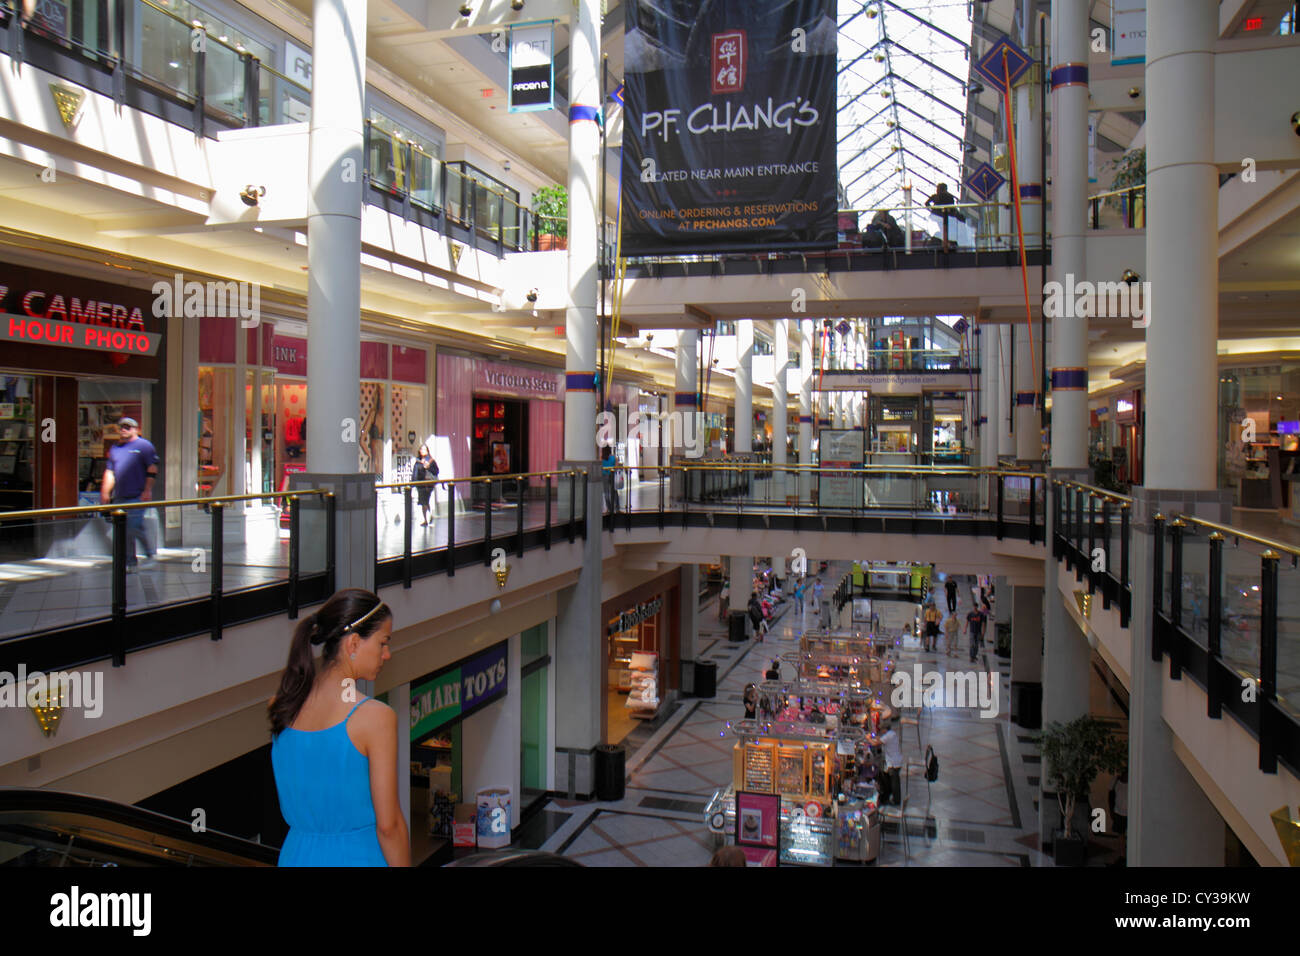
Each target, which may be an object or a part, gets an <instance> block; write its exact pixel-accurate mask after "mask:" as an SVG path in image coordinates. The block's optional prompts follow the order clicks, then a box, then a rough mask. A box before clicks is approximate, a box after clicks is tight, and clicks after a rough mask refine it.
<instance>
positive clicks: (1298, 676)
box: [1277, 555, 1300, 720]
mask: <svg viewBox="0 0 1300 956" xmlns="http://www.w3.org/2000/svg"><path fill="white" fill-rule="evenodd" d="M1277 593H1278V602H1277V702H1278V705H1279V706H1280V707H1282V709H1283V710H1285V711H1286V712H1287V713H1289V714H1290V715H1291V716H1292V717H1293V718H1295V719H1296V720H1300V568H1297V567H1296V566H1295V564H1294V562H1293V560H1292V559H1291V558H1290V557H1289V556H1288V555H1283V556H1282V560H1281V562H1280V567H1279V568H1278V574H1277Z"/></svg>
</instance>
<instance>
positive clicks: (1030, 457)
mask: <svg viewBox="0 0 1300 956" xmlns="http://www.w3.org/2000/svg"><path fill="white" fill-rule="evenodd" d="M1033 344H1034V346H1035V347H1036V346H1037V345H1038V343H1037V342H1034V343H1033ZM1034 361H1035V355H1034V350H1033V349H1031V348H1030V343H1029V332H1028V330H1027V329H1026V328H1025V325H1024V323H1023V322H1017V323H1016V365H1015V376H1016V433H1015V434H1016V458H1017V460H1019V461H1022V462H1038V461H1041V459H1042V457H1043V437H1042V430H1041V426H1040V424H1039V417H1038V409H1037V407H1036V405H1035V403H1036V402H1037V400H1038V381H1037V376H1035V374H1034V367H1035V366H1034Z"/></svg>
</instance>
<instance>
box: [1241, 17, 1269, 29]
mask: <svg viewBox="0 0 1300 956" xmlns="http://www.w3.org/2000/svg"><path fill="white" fill-rule="evenodd" d="M1263 26H1264V18H1263V17H1247V18H1246V20H1245V22H1244V23H1242V29H1245V30H1258V29H1260V28H1261V27H1263Z"/></svg>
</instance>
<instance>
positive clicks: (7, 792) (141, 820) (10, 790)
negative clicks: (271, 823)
mask: <svg viewBox="0 0 1300 956" xmlns="http://www.w3.org/2000/svg"><path fill="white" fill-rule="evenodd" d="M32 813H40V814H50V815H52V816H57V815H69V816H79V817H85V818H89V819H91V820H98V821H102V822H104V823H108V824H115V825H116V826H118V827H126V828H134V829H137V830H140V831H143V832H145V833H148V834H151V835H153V836H154V837H157V838H160V842H157V843H155V844H154V845H155V846H157V847H159V848H160V849H161V848H169V849H174V850H175V851H176V852H178V853H187V854H192V855H193V856H196V857H202V856H203V852H202V851H204V850H207V851H211V852H215V853H222V854H226V855H228V856H232V857H236V858H239V859H241V860H243V861H244V862H245V864H246V865H249V866H256V865H259V864H260V865H270V866H274V865H275V864H276V862H277V860H278V858H279V852H280V851H279V850H278V849H276V848H275V847H272V846H268V845H266V844H264V843H255V842H253V841H252V840H246V839H244V838H243V837H237V836H232V835H231V834H228V833H222V832H220V831H218V830H204V831H202V832H195V831H194V829H193V827H192V826H191V824H190V823H189V822H187V821H185V820H178V819H176V818H175V817H169V816H167V815H165V814H162V813H155V812H154V811H152V810H145V809H143V808H141V807H135V806H131V805H130V804H126V803H118V802H116V801H114V800H108V799H105V798H103V797H96V796H91V795H89V794H84V793H73V792H70V791H66V790H47V789H44V788H40V787H0V824H3V823H4V822H6V818H7V817H10V816H15V815H20V814H32ZM58 822H59V821H58V820H57V819H55V820H51V821H50V825H51V826H53V825H57V824H58ZM29 825H30V824H29ZM196 851H198V852H196Z"/></svg>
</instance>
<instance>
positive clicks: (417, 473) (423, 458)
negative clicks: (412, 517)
mask: <svg viewBox="0 0 1300 956" xmlns="http://www.w3.org/2000/svg"><path fill="white" fill-rule="evenodd" d="M437 477H438V463H437V462H436V461H434V460H433V455H431V454H429V446H428V445H421V446H420V451H419V453H418V454H417V456H416V459H415V467H414V468H413V469H411V480H412V481H432V480H433V479H435V478H437ZM415 493H416V496H417V497H418V498H419V499H420V511H421V512H422V513H423V515H424V520H423V521H421V522H420V526H421V527H428V526H429V523H430V521H431V520H432V519H431V518H430V517H429V496H430V495H432V494H433V485H423V486H422V487H419V488H416V489H415Z"/></svg>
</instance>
